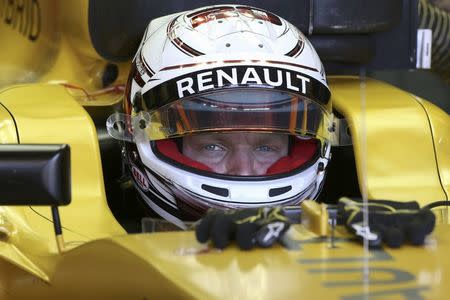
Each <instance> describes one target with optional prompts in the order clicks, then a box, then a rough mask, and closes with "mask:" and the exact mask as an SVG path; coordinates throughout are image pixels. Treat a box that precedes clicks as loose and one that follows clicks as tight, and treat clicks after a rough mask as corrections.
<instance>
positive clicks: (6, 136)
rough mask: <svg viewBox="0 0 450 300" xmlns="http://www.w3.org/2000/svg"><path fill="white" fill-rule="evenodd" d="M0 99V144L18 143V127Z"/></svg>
mask: <svg viewBox="0 0 450 300" xmlns="http://www.w3.org/2000/svg"><path fill="white" fill-rule="evenodd" d="M1 102H2V99H1V98H0V144H11V143H12V144H15V143H17V134H16V126H15V125H14V120H13V118H12V117H11V115H10V113H9V112H8V111H7V110H6V108H5V107H4V106H3V105H2V104H1Z"/></svg>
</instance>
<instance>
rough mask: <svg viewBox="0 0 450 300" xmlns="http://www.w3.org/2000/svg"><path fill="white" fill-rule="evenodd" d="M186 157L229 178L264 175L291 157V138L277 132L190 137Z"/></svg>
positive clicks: (184, 142)
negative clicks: (274, 165) (273, 165)
mask: <svg viewBox="0 0 450 300" xmlns="http://www.w3.org/2000/svg"><path fill="white" fill-rule="evenodd" d="M183 154H184V155H186V156H187V157H189V158H190V159H193V160H195V161H198V162H200V163H203V164H204V165H206V166H208V167H209V168H210V169H211V170H212V171H213V172H216V173H220V174H228V175H240V176H252V175H253V176H254V175H264V174H265V173H266V171H267V169H268V168H269V167H270V166H271V165H272V164H273V163H274V162H276V161H277V160H279V159H280V158H281V157H283V156H286V155H287V154H288V136H287V135H283V134H275V133H254V132H233V133H211V134H199V135H192V136H186V137H184V138H183Z"/></svg>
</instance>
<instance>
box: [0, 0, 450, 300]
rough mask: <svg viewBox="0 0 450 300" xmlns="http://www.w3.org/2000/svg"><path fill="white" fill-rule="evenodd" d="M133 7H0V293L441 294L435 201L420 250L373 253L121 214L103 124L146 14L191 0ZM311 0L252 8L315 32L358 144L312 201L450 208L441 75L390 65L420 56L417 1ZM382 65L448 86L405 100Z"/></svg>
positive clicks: (443, 240)
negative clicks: (219, 237)
mask: <svg viewBox="0 0 450 300" xmlns="http://www.w3.org/2000/svg"><path fill="white" fill-rule="evenodd" d="M228 2H234V1H228ZM242 2H245V1H242ZM246 2H251V1H246ZM341 2H345V4H344V5H343V4H342V3H341ZM350 2H351V5H350V4H349V3H350ZM362 2H364V3H365V4H364V5H366V6H364V5H363V4H360V3H362ZM132 3H133V4H130V3H129V2H125V1H123V2H121V1H96V0H90V1H78V0H77V1H64V3H62V1H51V0H46V1H44V0H30V1H1V2H0V16H1V21H2V22H1V24H0V38H1V41H2V42H1V45H2V47H1V48H2V51H1V53H0V70H1V72H0V187H1V188H0V204H1V205H2V206H0V299H151V298H166V299H180V298H183V299H184V298H188V299H190V298H195V299H280V298H285V299H294V298H300V297H302V298H312V299H319V298H325V297H326V298H327V299H363V298H364V299H365V298H367V299H372V298H383V299H386V298H390V297H391V298H394V297H395V299H445V298H446V297H448V293H449V292H450V288H449V287H448V286H449V283H450V259H448V258H447V252H448V251H449V249H450V239H449V238H448V231H449V230H450V227H449V226H448V221H449V217H448V210H447V207H445V206H444V207H438V208H436V209H435V210H434V212H435V214H436V217H437V226H436V228H435V230H434V232H433V233H432V234H431V235H430V236H429V237H428V239H427V242H426V244H425V245H424V246H422V247H417V246H411V245H405V246H403V247H401V248H398V249H389V248H384V249H383V248H381V249H377V250H370V251H369V250H367V249H365V248H363V247H362V246H361V244H359V243H357V242H355V241H354V239H353V238H352V236H351V235H349V234H348V233H347V232H346V231H345V229H344V228H340V227H337V228H336V229H333V228H331V227H332V226H331V225H330V228H328V229H327V232H329V233H331V232H332V233H333V236H332V237H331V236H325V237H324V236H323V235H322V234H319V233H317V232H315V231H314V230H309V229H308V228H307V227H306V226H305V225H304V224H295V225H293V226H292V228H291V230H290V235H289V239H288V240H287V241H286V242H285V243H284V244H283V246H281V245H276V246H274V247H272V248H268V249H256V250H252V251H240V250H239V249H238V248H237V247H234V246H231V247H229V248H227V249H225V250H217V249H214V248H211V247H208V246H205V245H202V244H199V243H198V242H197V241H196V240H195V236H194V234H193V232H192V231H190V230H188V231H166V232H152V233H149V232H142V231H149V230H146V229H145V228H147V227H148V226H147V227H146V226H143V227H145V228H144V229H145V230H141V227H140V226H139V225H140V224H141V223H140V219H139V221H138V222H137V225H136V224H135V223H136V222H134V223H133V221H132V220H131V219H133V218H130V215H132V214H131V213H124V211H126V206H127V205H126V203H127V202H126V200H127V199H124V197H125V198H126V197H128V196H127V195H125V196H123V193H122V190H121V188H122V187H121V184H124V183H123V182H122V181H121V175H122V173H121V172H122V170H121V163H120V161H121V160H120V158H121V153H120V145H119V144H118V142H116V141H114V140H112V139H111V138H110V137H109V136H108V134H107V133H106V129H105V122H106V118H107V117H108V116H109V115H110V114H112V113H114V112H115V111H118V110H120V108H121V103H122V95H123V91H124V82H125V80H126V77H127V75H128V72H129V66H130V59H131V58H132V55H133V53H134V52H135V51H136V46H137V43H138V42H139V39H140V38H141V36H142V34H143V30H144V28H145V26H146V25H147V23H148V22H149V20H150V19H152V18H156V17H157V16H161V15H165V14H169V13H174V12H175V11H182V10H186V9H188V8H193V7H196V6H198V4H197V3H195V1H187V2H186V1H185V2H184V4H180V3H178V2H175V1H165V2H164V3H153V2H149V1H134V2H132ZM175 3H176V4H175ZM311 3H313V2H310V1H296V2H295V3H294V1H290V0H286V1H277V3H272V2H269V1H259V2H258V4H257V5H258V6H260V7H262V8H266V9H268V10H271V11H274V12H275V13H279V14H280V15H285V16H286V17H287V18H290V20H291V22H293V23H294V24H296V25H297V26H298V27H300V28H301V29H302V30H305V31H306V32H307V33H309V34H310V37H311V40H312V41H313V43H314V45H315V47H316V48H317V49H318V52H319V54H320V55H321V57H322V58H323V59H324V61H325V63H326V65H325V66H326V69H327V70H329V71H328V74H335V75H329V76H328V81H329V85H330V87H331V89H332V97H333V103H334V110H335V114H336V115H338V116H340V117H341V119H342V120H345V122H342V124H347V126H348V127H345V128H341V130H343V131H344V132H347V134H348V137H349V140H351V141H352V144H351V145H348V146H344V147H339V148H338V147H336V148H335V149H333V150H332V153H333V159H332V162H331V163H330V166H329V172H328V175H327V176H328V178H327V180H326V182H327V183H326V185H325V186H324V191H323V193H322V196H321V198H320V200H321V201H322V202H324V203H331V204H332V203H336V202H337V199H339V198H340V197H341V196H350V197H360V196H361V195H364V194H365V195H367V196H368V198H370V199H390V200H397V201H408V200H416V201H418V202H419V203H420V205H426V204H429V203H432V202H435V201H443V203H444V204H445V203H446V202H448V200H449V192H450V122H449V121H450V118H449V115H448V112H445V111H444V109H446V107H445V105H448V101H449V100H450V99H449V93H448V91H449V88H448V85H445V84H443V83H442V84H441V83H440V82H441V81H439V80H438V79H436V78H437V77H435V76H434V75H432V74H431V73H429V72H428V73H423V72H422V73H421V72H416V71H414V72H403V73H402V72H401V71H399V70H400V69H408V68H415V67H416V63H417V61H418V57H419V58H420V59H421V60H422V59H426V58H427V57H426V55H425V51H424V53H422V56H416V55H415V54H416V50H417V47H416V43H415V42H416V37H417V36H416V30H417V26H418V25H417V24H418V20H417V9H416V8H417V5H418V1H407V0H405V1H376V2H373V1H360V0H358V1H348V0H346V1H338V0H335V1H323V2H314V5H315V7H314V8H313V7H312V6H310V5H311ZM323 3H326V4H323ZM358 3H359V4H358ZM202 4H205V3H204V1H203V2H202ZM323 5H325V6H323ZM326 5H334V6H333V7H334V10H333V9H329V8H328V9H327V7H326ZM281 7H284V8H281ZM348 7H350V8H351V9H350V8H348ZM283 10H284V11H283ZM330 11H334V12H338V13H336V14H334V15H333V14H331V13H329V12H330ZM355 11H358V14H355ZM380 12H385V13H380ZM386 12H388V13H386ZM401 12H403V14H402V16H401V18H400V21H399V20H398V19H399V15H400V14H397V13H401ZM412 16H414V17H412ZM305 20H306V21H305ZM413 21H414V22H413ZM400 37H401V38H400ZM404 37H407V39H408V42H407V43H405V39H402V38H404ZM409 39H411V40H409ZM348 43H350V44H351V45H352V46H348V45H349V44H348ZM369 45H373V46H374V47H369ZM419 45H422V44H420V43H419ZM397 46H398V47H397ZM387 47H390V48H391V50H390V52H382V51H385V49H386V48H387ZM383 49H384V50H383ZM425 49H426V48H425ZM447 51H448V49H447ZM377 68H391V69H392V68H395V69H396V70H397V71H396V73H393V74H397V75H398V74H402V75H401V76H403V77H402V78H403V79H405V78H407V79H408V80H406V79H405V80H404V81H408V82H411V81H409V80H410V79H411V78H412V79H415V80H417V79H419V81H422V83H423V80H422V79H421V78H424V77H423V76H424V75H423V74H428V75H430V76H431V78H433V80H434V81H433V82H434V83H435V85H434V88H435V90H433V91H432V92H436V90H441V91H443V92H442V93H441V94H440V95H441V96H439V94H431V95H437V96H436V98H430V99H427V100H425V99H424V97H426V96H427V94H426V93H427V90H426V89H423V90H421V91H419V92H417V93H416V94H417V95H415V94H413V93H411V92H410V91H411V90H410V91H405V90H402V89H400V88H398V87H396V86H394V85H391V84H389V83H387V82H384V81H382V80H377V79H373V78H371V76H374V77H378V78H381V77H383V74H384V75H385V74H387V73H382V72H378V71H377V72H378V73H377V72H373V73H371V72H372V71H373V70H377ZM355 72H356V73H355ZM339 73H345V75H339ZM349 74H353V75H349ZM355 74H356V75H355ZM391 74H392V73H391ZM428 75H427V76H428ZM398 76H400V75H398ZM427 78H430V77H429V76H428V77H427ZM400 81H401V80H400ZM396 84H397V85H398V86H400V87H402V88H404V89H405V88H407V86H406V85H402V83H401V82H397V83H396ZM415 87H416V88H417V85H415ZM412 89H414V87H413V88H412ZM421 93H422V94H421ZM429 95H430V94H428V96H429ZM442 95H444V101H443V102H440V101H439V100H438V99H437V98H439V97H442ZM441 99H442V98H441ZM431 101H433V102H434V103H437V104H438V105H439V106H440V107H441V108H440V107H439V106H438V105H435V104H433V102H431ZM442 103H444V104H443V106H442V105H441V104H442ZM447 108H448V106H447ZM145 224H146V223H145ZM55 233H56V238H55ZM328 235H330V234H328Z"/></svg>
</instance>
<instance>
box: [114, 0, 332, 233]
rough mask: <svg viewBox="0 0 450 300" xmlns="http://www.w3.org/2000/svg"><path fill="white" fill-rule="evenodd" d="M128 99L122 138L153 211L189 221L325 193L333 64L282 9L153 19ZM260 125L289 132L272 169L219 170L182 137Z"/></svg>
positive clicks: (238, 8)
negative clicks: (326, 64) (251, 172)
mask: <svg viewBox="0 0 450 300" xmlns="http://www.w3.org/2000/svg"><path fill="white" fill-rule="evenodd" d="M124 99H125V100H124V111H125V115H126V118H124V119H123V120H122V121H125V123H127V124H128V127H127V129H125V130H123V131H122V132H121V134H122V139H124V140H127V142H126V143H125V151H124V153H125V155H124V158H125V161H126V165H127V166H128V168H129V170H130V173H131V175H132V180H133V182H134V185H135V187H136V189H137V191H138V193H139V195H140V197H141V198H142V200H143V201H144V203H145V204H146V205H147V206H148V207H150V208H151V210H153V211H154V212H156V213H158V214H159V215H160V216H161V217H163V218H165V219H166V220H168V221H170V222H172V223H174V224H175V225H177V226H179V227H181V228H185V225H184V221H187V220H195V219H198V218H199V217H201V216H202V215H203V214H204V213H205V212H206V210H207V209H208V208H218V209H235V208H248V207H258V206H271V205H296V204H298V203H299V202H301V201H303V200H304V199H314V198H315V197H316V196H317V195H318V193H319V191H320V189H321V186H322V182H323V179H324V176H325V170H326V166H327V164H328V160H329V158H330V148H331V147H330V145H331V137H330V136H331V134H332V132H333V115H332V107H331V100H330V90H329V88H328V85H327V81H326V78H325V72H324V68H323V66H322V63H321V61H320V59H319V57H318V55H317V53H316V51H315V50H314V48H313V47H312V45H311V44H310V42H309V41H308V40H307V39H306V37H305V36H304V35H303V34H302V33H301V32H300V31H299V30H298V29H297V28H296V27H295V26H293V25H292V24H290V23H289V22H288V21H286V20H284V19H283V18H281V17H279V16H277V15H275V14H273V13H271V12H268V11H265V10H263V9H259V8H254V7H249V6H243V5H216V6H208V7H203V8H199V9H196V10H192V11H186V12H182V13H177V14H173V15H169V16H166V17H161V18H158V19H155V20H153V21H152V22H151V23H150V24H149V25H148V27H147V29H146V31H145V34H144V37H143V39H142V41H141V44H140V46H139V49H138V51H137V53H136V55H135V57H134V59H133V62H132V67H131V71H130V76H129V80H128V83H127V86H126V89H125V97H124ZM117 120H118V119H117V117H116V119H113V120H108V122H109V123H110V124H109V125H108V128H109V129H111V128H113V127H114V126H113V125H112V124H113V123H114V122H116V121H117ZM114 128H116V127H114ZM250 131H251V132H264V133H278V134H286V135H289V136H290V139H289V144H290V146H289V147H290V148H289V153H288V155H287V156H285V157H282V158H281V159H279V160H278V161H276V162H275V163H274V164H273V165H271V166H270V167H269V168H268V170H267V172H266V174H264V175H258V176H239V175H230V174H218V173H214V172H213V171H212V170H211V169H209V168H208V167H207V166H205V165H203V164H202V163H199V162H197V161H194V160H192V159H190V158H188V157H186V156H185V155H184V154H183V153H182V150H181V149H180V147H179V143H178V141H179V140H180V139H182V138H183V137H185V136H187V135H194V134H205V133H219V132H220V133H224V132H250ZM116 134H118V133H117V132H116Z"/></svg>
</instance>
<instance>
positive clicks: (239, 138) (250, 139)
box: [184, 132, 288, 144]
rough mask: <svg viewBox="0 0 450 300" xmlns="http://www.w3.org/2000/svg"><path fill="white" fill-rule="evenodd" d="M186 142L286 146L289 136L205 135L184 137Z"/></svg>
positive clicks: (251, 134)
mask: <svg viewBox="0 0 450 300" xmlns="http://www.w3.org/2000/svg"><path fill="white" fill-rule="evenodd" d="M184 142H188V143H189V142H191V143H202V144H203V143H215V142H220V143H227V144H235V143H236V144H274V143H276V144H284V143H286V144H287V142H288V135H286V134H278V133H259V132H230V133H205V134H198V135H190V136H186V137H184Z"/></svg>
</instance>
